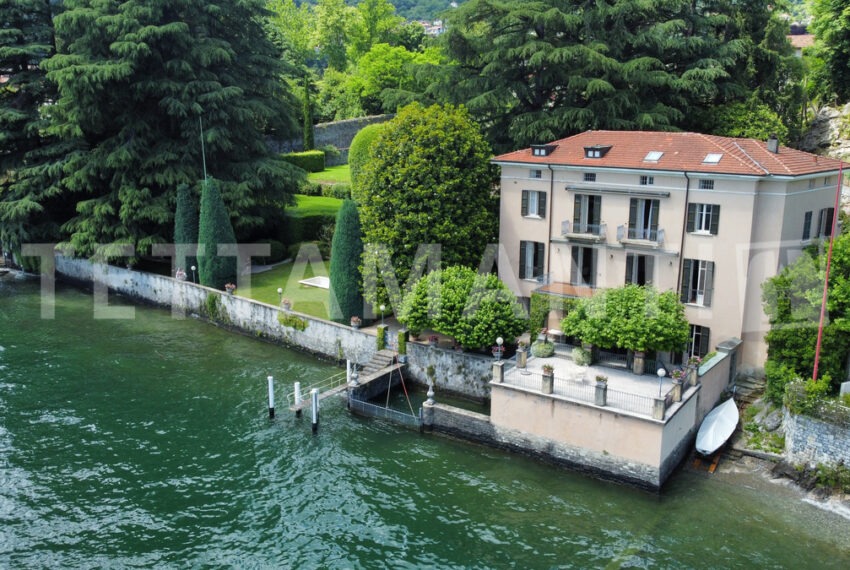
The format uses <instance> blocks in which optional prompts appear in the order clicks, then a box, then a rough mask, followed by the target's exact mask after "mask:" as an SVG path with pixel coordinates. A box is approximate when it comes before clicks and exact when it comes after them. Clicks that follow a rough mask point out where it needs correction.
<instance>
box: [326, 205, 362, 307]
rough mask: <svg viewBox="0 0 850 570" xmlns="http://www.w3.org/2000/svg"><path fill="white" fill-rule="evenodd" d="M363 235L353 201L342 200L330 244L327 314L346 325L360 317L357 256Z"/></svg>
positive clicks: (358, 261)
mask: <svg viewBox="0 0 850 570" xmlns="http://www.w3.org/2000/svg"><path fill="white" fill-rule="evenodd" d="M362 254H363V235H362V232H361V229H360V215H359V214H358V213H357V204H355V203H354V201H353V200H345V201H344V202H343V203H342V207H340V209H339V212H337V215H336V229H335V230H334V237H333V240H332V241H331V267H330V273H331V276H330V279H331V286H330V311H331V320H333V321H336V322H339V323H347V322H348V321H349V319H351V317H353V316H362V313H363V295H362V294H361V292H360V291H361V285H362V284H361V278H360V267H359V266H360V256H361V255H362Z"/></svg>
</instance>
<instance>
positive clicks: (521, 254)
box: [519, 241, 528, 279]
mask: <svg viewBox="0 0 850 570" xmlns="http://www.w3.org/2000/svg"><path fill="white" fill-rule="evenodd" d="M527 243H528V242H526V241H521V242H519V278H520V279H525V277H526V276H525V263H526V259H525V250H526V247H527V246H526V244H527Z"/></svg>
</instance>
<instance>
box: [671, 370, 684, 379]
mask: <svg viewBox="0 0 850 570" xmlns="http://www.w3.org/2000/svg"><path fill="white" fill-rule="evenodd" d="M671 376H672V377H673V381H674V382H681V381H682V379H683V378H684V377H685V371H684V370H682V369H681V368H677V369H676V370H674V371H673V374H671Z"/></svg>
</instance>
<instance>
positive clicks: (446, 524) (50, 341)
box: [0, 279, 850, 568]
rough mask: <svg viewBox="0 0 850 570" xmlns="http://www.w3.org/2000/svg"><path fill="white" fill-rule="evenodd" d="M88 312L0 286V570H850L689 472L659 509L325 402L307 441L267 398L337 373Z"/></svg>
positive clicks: (240, 345) (768, 507)
mask: <svg viewBox="0 0 850 570" xmlns="http://www.w3.org/2000/svg"><path fill="white" fill-rule="evenodd" d="M112 302H113V303H121V301H120V300H116V299H113V300H112ZM92 314H93V313H92V299H91V296H90V295H89V294H87V293H85V292H81V291H77V290H72V289H62V290H60V292H59V294H58V297H57V306H56V318H55V319H54V320H42V319H40V318H39V297H38V295H37V287H36V285H35V284H33V283H25V282H20V281H12V280H8V279H6V280H2V281H0V567H3V568H41V567H55V568H78V567H86V568H89V567H109V568H114V567H119V568H126V567H157V568H187V567H204V566H205V567H238V568H258V567H263V568H265V567H281V568H282V567H298V568H432V567H439V568H549V567H573V568H634V567H638V568H685V567H692V568H780V567H781V568H847V567H850V523H848V521H847V520H845V519H843V518H841V517H839V516H837V515H835V514H833V513H830V512H826V511H824V510H821V509H818V508H815V507H813V506H811V505H810V504H807V503H805V502H804V501H803V500H802V499H801V498H800V497H799V496H798V495H797V494H796V493H795V492H793V491H791V490H788V489H785V488H783V487H780V486H777V485H774V484H771V483H768V482H764V481H762V480H760V479H759V478H757V477H724V476H718V477H708V476H706V475H701V474H696V473H691V472H687V471H683V472H680V473H678V474H677V475H675V476H674V478H673V480H672V482H671V484H670V485H669V486H668V488H667V489H666V490H665V492H664V493H663V495H662V496H661V497H660V498H659V497H655V496H650V495H647V494H644V493H642V492H638V491H635V490H632V489H630V488H626V487H621V486H617V485H611V484H605V483H601V482H597V481H594V480H592V479H588V478H585V477H582V476H578V475H575V474H572V473H569V472H566V471H563V470H559V469H555V468H551V467H549V466H547V465H543V464H540V463H537V462H535V461H531V460H529V459H526V458H523V457H519V456H514V455H508V454H504V453H501V452H497V451H493V450H490V449H486V448H481V447H477V446H472V445H468V444H465V443H461V442H455V441H452V440H448V439H444V438H440V437H435V436H422V435H420V434H418V433H416V432H410V431H406V430H403V429H398V428H395V427H393V426H391V425H388V424H386V423H383V422H381V421H376V420H369V419H362V418H358V417H353V416H351V415H349V413H348V412H347V411H346V409H345V406H344V403H343V402H342V401H341V400H329V401H327V402H326V403H325V404H324V405H323V409H322V422H321V427H320V431H319V434H318V435H316V436H314V435H313V434H312V433H311V430H310V423H309V420H308V419H307V418H306V417H305V418H302V419H296V418H295V417H294V416H293V415H291V414H289V413H288V412H285V411H284V410H282V409H280V408H282V407H283V405H282V402H281V399H282V398H281V397H280V396H281V393H282V392H283V390H284V386H289V385H291V383H292V382H294V381H295V380H301V381H302V382H304V383H309V382H311V381H312V380H316V379H321V378H324V377H326V376H328V375H330V374H331V373H334V372H336V371H338V369H337V368H335V367H332V366H330V365H328V364H326V363H322V362H318V361H316V360H315V359H313V358H310V357H308V356H305V355H302V354H298V353H293V352H289V351H286V350H284V349H281V348H278V347H275V346H272V345H269V344H265V343H262V342H259V341H255V340H253V339H250V338H246V337H241V336H237V335H233V334H229V333H226V332H224V331H222V330H219V329H217V328H215V327H213V326H210V325H208V324H205V323H202V322H199V321H196V320H193V319H186V320H175V319H172V318H171V315H170V313H169V312H167V311H162V310H157V309H151V308H144V307H136V308H135V318H134V319H132V320H95V319H94V318H93V317H92ZM268 374H272V375H274V376H275V377H276V378H277V379H278V381H279V382H278V395H279V398H278V408H279V413H278V418H277V419H276V420H275V421H269V420H268V417H267V399H266V381H265V378H266V376H267V375H268Z"/></svg>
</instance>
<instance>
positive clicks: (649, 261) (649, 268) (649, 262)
mask: <svg viewBox="0 0 850 570" xmlns="http://www.w3.org/2000/svg"><path fill="white" fill-rule="evenodd" d="M644 260H645V261H646V268H645V271H646V282H647V283H653V284H654V283H655V273H654V270H655V256H653V255H647V256H646V257H645V258H644Z"/></svg>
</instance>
